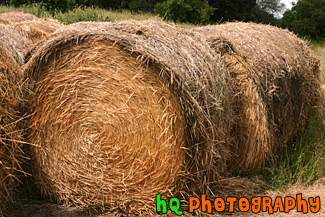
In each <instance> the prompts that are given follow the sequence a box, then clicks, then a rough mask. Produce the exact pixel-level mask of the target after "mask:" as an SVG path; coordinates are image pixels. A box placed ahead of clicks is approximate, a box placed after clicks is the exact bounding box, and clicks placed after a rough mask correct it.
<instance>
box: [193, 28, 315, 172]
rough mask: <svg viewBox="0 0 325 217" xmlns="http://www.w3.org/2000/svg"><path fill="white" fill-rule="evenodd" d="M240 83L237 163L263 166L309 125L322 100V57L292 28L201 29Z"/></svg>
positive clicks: (233, 159)
mask: <svg viewBox="0 0 325 217" xmlns="http://www.w3.org/2000/svg"><path fill="white" fill-rule="evenodd" d="M193 32H199V33H201V35H202V37H204V38H205V39H206V40H207V41H208V42H209V44H210V46H211V47H212V48H214V49H215V51H216V52H218V53H220V54H221V55H222V58H223V61H224V62H225V64H226V65H227V68H228V70H229V71H230V73H231V76H232V77H233V78H234V80H235V82H236V87H237V92H238V100H237V103H236V104H237V117H238V118H237V124H236V125H237V126H236V128H237V129H238V130H237V131H234V132H235V133H234V134H233V136H234V137H235V138H236V139H235V140H234V143H235V147H237V148H236V151H235V152H234V154H235V155H234V157H233V158H232V162H234V163H235V165H234V166H235V168H240V169H241V168H247V169H252V168H259V167H261V166H262V165H264V163H265V161H267V160H270V159H271V157H272V155H273V153H274V151H275V150H276V148H277V147H281V146H284V145H286V144H287V143H288V142H289V141H290V140H292V139H293V137H294V135H296V133H297V132H298V131H299V130H302V129H304V127H305V126H306V124H307V122H308V120H309V118H310V115H311V111H312V109H313V107H315V106H317V105H319V101H320V91H319V90H320V82H319V76H320V70H319V61H318V60H317V58H316V57H315V55H314V54H313V51H312V50H311V49H310V48H309V47H308V46H307V45H306V44H305V42H304V41H303V40H301V39H299V38H298V37H297V36H295V35H294V34H293V33H291V32H289V31H288V30H283V29H279V28H277V27H273V26H269V25H262V24H254V23H243V22H236V23H227V24H222V25H215V26H205V27H199V28H195V29H194V30H193Z"/></svg>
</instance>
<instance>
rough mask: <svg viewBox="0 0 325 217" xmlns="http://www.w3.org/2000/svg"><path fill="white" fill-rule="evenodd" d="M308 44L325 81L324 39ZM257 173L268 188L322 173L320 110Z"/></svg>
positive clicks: (74, 17)
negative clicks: (316, 58)
mask: <svg viewBox="0 0 325 217" xmlns="http://www.w3.org/2000/svg"><path fill="white" fill-rule="evenodd" d="M10 11H21V12H25V13H31V14H34V15H36V16H38V17H52V18H55V19H58V20H59V21H61V22H62V23H65V24H70V23H74V22H79V21H111V22H112V21H121V20H127V19H134V20H148V19H152V20H161V18H159V17H157V16H155V15H153V14H150V13H137V14H135V13H132V12H130V11H125V10H124V11H113V10H104V9H99V8H84V9H82V8H76V9H74V10H72V11H70V12H68V13H61V12H56V13H50V12H48V11H45V10H43V9H42V8H41V6H40V5H39V4H35V5H29V6H25V7H18V8H14V7H5V6H0V13H3V12H10ZM180 25H181V26H183V27H185V28H192V27H193V26H194V25H192V24H180ZM309 45H310V46H311V47H312V48H313V49H314V50H315V53H316V55H317V56H318V57H319V59H320V60H321V65H322V66H321V67H322V69H321V70H322V78H321V82H322V83H323V84H325V42H315V41H310V42H309ZM323 117H324V116H323ZM257 175H258V176H261V177H262V179H263V181H265V183H266V185H265V188H267V189H282V188H285V187H286V186H287V185H288V184H294V183H302V184H305V185H310V184H313V183H314V182H315V181H316V180H317V179H319V178H322V177H324V176H325V126H324V119H322V117H321V115H320V114H319V112H315V115H314V118H313V119H312V120H311V122H310V125H309V127H308V129H307V130H306V132H304V133H303V134H302V135H300V136H298V137H297V138H296V139H295V140H294V142H293V144H292V145H289V146H288V147H286V148H285V149H283V150H282V151H281V152H280V153H279V157H278V158H277V159H276V160H275V162H274V163H273V164H272V165H269V166H268V167H267V168H266V170H264V171H263V172H261V173H260V174H257ZM248 177H250V176H248Z"/></svg>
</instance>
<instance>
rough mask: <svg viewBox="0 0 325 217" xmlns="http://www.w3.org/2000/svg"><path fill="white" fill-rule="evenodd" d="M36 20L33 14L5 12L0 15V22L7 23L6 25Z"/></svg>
mask: <svg viewBox="0 0 325 217" xmlns="http://www.w3.org/2000/svg"><path fill="white" fill-rule="evenodd" d="M36 19H38V18H37V17H36V16H34V15H33V14H29V13H24V12H18V11H13V12H7V13H1V14H0V22H1V21H2V22H7V23H15V22H22V21H26V20H36Z"/></svg>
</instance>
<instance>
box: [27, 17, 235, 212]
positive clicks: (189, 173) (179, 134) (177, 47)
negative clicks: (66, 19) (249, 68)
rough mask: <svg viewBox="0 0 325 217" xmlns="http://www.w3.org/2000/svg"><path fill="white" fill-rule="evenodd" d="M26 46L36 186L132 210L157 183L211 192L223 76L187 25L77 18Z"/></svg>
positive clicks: (226, 119)
mask: <svg viewBox="0 0 325 217" xmlns="http://www.w3.org/2000/svg"><path fill="white" fill-rule="evenodd" d="M32 53H34V54H33V55H31V56H30V57H29V58H30V60H29V62H28V63H27V64H26V65H25V67H24V71H25V72H26V74H27V75H28V76H29V78H30V79H31V82H30V89H31V90H32V91H33V92H34V94H31V95H30V96H29V102H31V103H32V104H31V106H30V113H31V114H32V116H31V119H30V122H29V128H30V130H29V131H30V137H29V139H30V142H32V143H34V144H35V145H37V146H39V147H32V153H33V159H34V167H35V171H34V176H35V178H36V180H37V183H39V187H40V189H41V192H42V194H43V195H44V196H47V197H48V198H51V199H52V200H55V201H60V202H65V203H67V204H77V205H81V206H93V207H97V206H99V207H101V208H109V209H112V210H114V209H115V208H116V209H121V210H123V211H126V212H129V213H130V212H132V211H137V212H139V211H143V210H153V209H154V208H155V203H154V200H155V195H156V194H157V193H161V194H162V195H163V196H165V197H169V196H178V197H180V198H182V197H183V196H185V194H186V193H189V194H191V195H193V194H194V193H197V194H198V193H207V194H211V192H210V191H209V190H210V187H211V184H213V185H215V184H216V183H215V181H217V180H220V174H222V173H224V172H225V171H226V166H225V162H226V158H227V156H229V155H230V154H229V153H228V152H229V151H228V150H229V147H227V144H229V141H228V140H229V139H230V127H231V124H230V123H231V122H232V120H231V117H232V114H231V111H232V109H231V107H230V106H231V104H232V102H231V99H232V95H231V94H230V92H231V83H230V81H228V80H227V77H228V75H227V72H226V71H225V70H224V67H223V65H222V62H221V60H220V58H217V57H218V55H216V54H215V53H214V52H213V51H212V50H211V49H210V48H209V47H208V46H207V45H206V43H204V42H203V41H202V40H200V38H198V37H196V36H195V34H192V33H191V34H190V33H189V32H188V31H187V30H183V29H181V28H180V27H177V26H176V25H173V24H167V23H163V22H157V21H142V22H137V21H125V22H120V23H79V24H74V25H71V26H69V27H67V28H65V29H64V30H62V31H61V32H58V33H56V34H54V35H53V37H51V38H50V39H48V40H46V41H44V42H42V43H39V44H38V45H37V46H36V47H35V48H34V50H33V52H32ZM186 186H187V187H188V189H186Z"/></svg>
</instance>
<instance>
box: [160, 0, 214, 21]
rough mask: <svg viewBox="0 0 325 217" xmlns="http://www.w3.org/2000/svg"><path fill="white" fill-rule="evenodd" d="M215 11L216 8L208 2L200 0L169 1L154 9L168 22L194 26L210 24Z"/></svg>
mask: <svg viewBox="0 0 325 217" xmlns="http://www.w3.org/2000/svg"><path fill="white" fill-rule="evenodd" d="M214 11H215V8H212V7H210V6H209V4H208V2H207V1H203V2H202V1H200V0H167V1H165V2H162V3H158V4H156V6H155V9H154V12H155V13H156V14H159V15H160V16H162V17H164V18H165V19H166V20H171V21H174V22H190V23H194V24H199V23H200V24H205V23H208V22H209V21H210V16H211V15H212V14H213V12H214Z"/></svg>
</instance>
